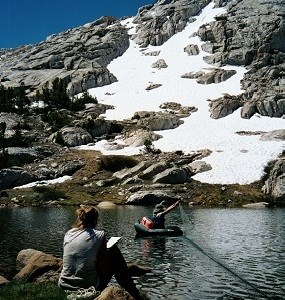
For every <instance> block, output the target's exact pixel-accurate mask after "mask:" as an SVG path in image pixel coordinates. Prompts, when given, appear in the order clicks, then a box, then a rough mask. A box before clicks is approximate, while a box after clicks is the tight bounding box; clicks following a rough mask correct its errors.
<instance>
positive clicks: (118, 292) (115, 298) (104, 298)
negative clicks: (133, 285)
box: [94, 285, 134, 300]
mask: <svg viewBox="0 0 285 300" xmlns="http://www.w3.org/2000/svg"><path fill="white" fill-rule="evenodd" d="M94 300H134V298H133V297H132V296H131V295H130V294H129V293H128V292H127V291H125V290H124V289H122V288H120V287H117V286H113V285H112V286H108V287H107V288H105V289H104V290H103V291H102V293H101V294H100V295H99V296H98V297H96V298H95V299H94Z"/></svg>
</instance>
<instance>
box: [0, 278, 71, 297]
mask: <svg viewBox="0 0 285 300" xmlns="http://www.w3.org/2000/svg"><path fill="white" fill-rule="evenodd" d="M19 299H21V300H63V299H66V293H65V292H64V291H63V290H62V289H60V288H59V287H58V286H57V285H56V284H55V283H41V284H37V283H19V282H17V283H14V282H13V283H12V282H10V283H8V284H7V285H5V286H3V287H1V288H0V300H19Z"/></svg>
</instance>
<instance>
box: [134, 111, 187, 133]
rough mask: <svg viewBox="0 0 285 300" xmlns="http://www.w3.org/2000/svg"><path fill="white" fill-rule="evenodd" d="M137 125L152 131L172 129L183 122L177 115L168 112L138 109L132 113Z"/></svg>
mask: <svg viewBox="0 0 285 300" xmlns="http://www.w3.org/2000/svg"><path fill="white" fill-rule="evenodd" d="M134 118H136V119H137V125H138V126H139V127H142V128H148V129H149V130H152V131H159V130H167V129H174V128H177V127H178V126H180V125H181V124H183V123H184V121H183V120H181V119H180V118H179V117H178V116H176V115H175V114H172V113H169V112H161V111H159V112H154V111H138V112H136V113H135V114H134Z"/></svg>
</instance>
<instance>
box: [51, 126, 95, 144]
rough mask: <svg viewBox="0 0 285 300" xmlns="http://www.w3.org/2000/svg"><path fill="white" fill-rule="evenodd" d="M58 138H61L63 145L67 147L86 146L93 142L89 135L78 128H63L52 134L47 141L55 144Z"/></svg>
mask: <svg viewBox="0 0 285 300" xmlns="http://www.w3.org/2000/svg"><path fill="white" fill-rule="evenodd" d="M59 136H60V137H61V139H62V141H63V143H64V144H65V145H67V146H69V147H76V146H81V145H86V144H88V143H91V142H92V141H93V139H92V136H91V135H90V133H88V132H87V131H86V130H84V129H83V128H80V127H64V128H62V129H60V130H59V131H58V132H56V133H53V134H52V135H51V136H50V137H49V140H50V141H51V142H54V143H56V142H57V141H58V137H59Z"/></svg>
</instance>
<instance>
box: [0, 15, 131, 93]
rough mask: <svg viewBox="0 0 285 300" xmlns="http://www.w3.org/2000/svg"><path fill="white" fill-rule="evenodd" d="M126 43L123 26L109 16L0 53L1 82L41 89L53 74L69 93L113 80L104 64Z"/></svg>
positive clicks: (119, 52) (121, 49) (126, 36)
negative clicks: (65, 84) (44, 39)
mask: <svg viewBox="0 0 285 300" xmlns="http://www.w3.org/2000/svg"><path fill="white" fill-rule="evenodd" d="M128 46H129V37H128V34H127V31H126V29H125V28H124V27H123V26H121V25H120V23H119V22H118V21H116V20H115V19H114V18H111V17H103V18H101V19H99V20H97V21H95V22H93V23H89V24H86V25H84V26H81V27H78V28H74V29H70V30H68V31H65V32H62V33H59V34H56V35H52V36H50V37H48V38H47V39H46V41H44V42H41V43H40V44H37V45H29V46H23V47H19V48H16V49H12V50H6V51H4V52H2V53H1V54H2V55H1V60H0V70H1V72H0V81H1V83H2V84H4V85H5V86H17V85H20V83H24V84H25V85H26V86H29V87H31V88H36V89H38V88H40V87H42V86H43V85H44V84H45V83H47V82H51V81H53V79H55V78H56V77H59V78H62V79H64V81H65V82H66V83H67V84H68V91H69V94H70V95H75V94H78V93H80V92H83V91H86V90H87V89H90V88H93V87H98V86H103V85H106V84H110V83H112V82H114V81H116V78H115V76H114V75H112V74H111V73H110V72H109V71H108V69H106V66H107V65H108V63H109V62H110V61H112V60H113V59H114V58H116V57H118V56H120V55H122V54H123V53H124V52H125V50H126V49H127V48H128Z"/></svg>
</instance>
